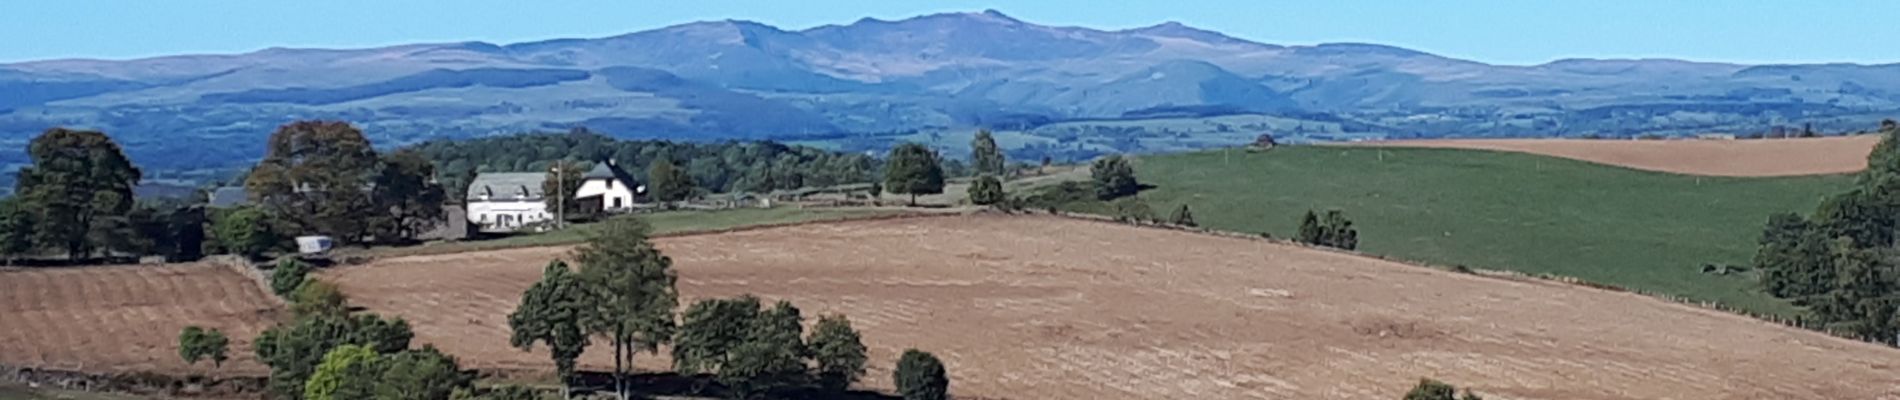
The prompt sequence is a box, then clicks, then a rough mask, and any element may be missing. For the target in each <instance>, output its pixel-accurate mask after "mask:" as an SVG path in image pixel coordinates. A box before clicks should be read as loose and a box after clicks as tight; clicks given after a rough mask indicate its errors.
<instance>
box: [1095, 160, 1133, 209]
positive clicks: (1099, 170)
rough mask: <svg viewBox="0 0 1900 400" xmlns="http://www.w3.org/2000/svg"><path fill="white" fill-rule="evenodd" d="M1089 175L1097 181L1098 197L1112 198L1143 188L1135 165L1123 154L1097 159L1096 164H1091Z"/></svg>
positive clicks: (1130, 193) (1096, 191)
mask: <svg viewBox="0 0 1900 400" xmlns="http://www.w3.org/2000/svg"><path fill="white" fill-rule="evenodd" d="M1089 177H1090V178H1091V179H1092V180H1093V182H1094V183H1095V198H1098V199H1102V200H1112V199H1115V198H1117V197H1122V196H1128V195H1132V194H1135V192H1136V191H1138V190H1141V183H1140V182H1137V181H1136V180H1135V167H1134V166H1132V165H1129V164H1128V159H1126V158H1122V156H1121V155H1112V156H1108V157H1105V158H1102V159H1099V160H1095V164H1094V165H1090V166H1089Z"/></svg>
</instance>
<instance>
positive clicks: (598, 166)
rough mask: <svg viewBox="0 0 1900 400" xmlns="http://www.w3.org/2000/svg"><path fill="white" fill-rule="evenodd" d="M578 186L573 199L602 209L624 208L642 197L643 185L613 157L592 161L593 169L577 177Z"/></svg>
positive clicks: (644, 193) (583, 204) (643, 192)
mask: <svg viewBox="0 0 1900 400" xmlns="http://www.w3.org/2000/svg"><path fill="white" fill-rule="evenodd" d="M581 179H582V181H581V188H580V191H579V193H575V194H574V198H575V199H577V201H578V202H579V203H580V204H581V207H584V208H595V209H598V210H600V211H604V212H616V211H626V210H629V209H632V208H633V206H634V203H636V202H641V201H645V200H646V195H647V187H646V185H642V184H640V181H637V180H634V179H633V175H630V174H627V171H626V170H623V169H620V166H619V165H618V164H616V163H614V161H613V160H607V161H606V162H601V163H595V164H594V169H593V170H589V171H587V175H582V176H581Z"/></svg>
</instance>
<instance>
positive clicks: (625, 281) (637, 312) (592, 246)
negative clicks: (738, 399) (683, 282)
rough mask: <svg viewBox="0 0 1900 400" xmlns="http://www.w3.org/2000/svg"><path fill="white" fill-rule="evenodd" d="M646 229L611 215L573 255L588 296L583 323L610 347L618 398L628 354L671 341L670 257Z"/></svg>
mask: <svg viewBox="0 0 1900 400" xmlns="http://www.w3.org/2000/svg"><path fill="white" fill-rule="evenodd" d="M648 232H649V228H648V227H647V225H646V223H645V222H641V221H640V220H639V219H637V218H634V217H631V216H625V217H618V218H614V219H611V220H608V221H607V222H605V223H603V225H602V227H601V228H600V229H599V230H597V231H595V232H594V234H593V235H592V236H591V237H589V238H588V240H587V242H586V244H583V245H582V246H581V247H580V248H579V249H576V251H575V253H574V259H575V260H576V261H577V262H579V263H580V265H581V267H580V275H581V279H582V280H583V281H585V282H586V283H585V285H586V286H587V287H588V288H589V291H590V293H589V294H588V295H589V296H591V298H592V299H593V301H592V302H590V303H591V305H592V306H593V307H592V309H591V310H589V311H588V312H587V313H586V315H587V317H588V318H587V321H586V323H585V325H586V326H587V331H588V332H589V333H590V334H593V335H598V336H601V337H603V338H606V339H607V342H608V343H609V344H610V345H611V346H612V347H613V350H614V387H615V392H616V393H618V394H620V395H622V397H625V396H626V395H627V394H628V393H629V392H628V387H627V374H628V372H629V370H630V368H631V367H632V366H633V356H634V355H635V354H637V353H638V352H640V351H646V352H655V351H658V349H659V346H660V345H661V344H665V343H668V342H670V341H672V338H673V330H674V328H675V321H674V320H673V309H674V308H676V307H678V306H679V292H678V291H677V290H676V289H675V288H674V282H675V281H676V280H678V277H677V276H676V275H675V274H674V272H673V260H672V259H670V258H667V257H666V256H665V255H663V254H661V253H660V250H659V249H658V248H655V247H653V244H652V243H651V242H649V241H648V240H647V233H648Z"/></svg>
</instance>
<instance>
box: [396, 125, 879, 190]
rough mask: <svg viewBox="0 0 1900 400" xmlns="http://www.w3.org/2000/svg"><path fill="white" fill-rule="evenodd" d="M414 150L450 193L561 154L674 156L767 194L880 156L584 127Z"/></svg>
mask: <svg viewBox="0 0 1900 400" xmlns="http://www.w3.org/2000/svg"><path fill="white" fill-rule="evenodd" d="M410 149H411V150H414V151H416V152H418V153H421V154H422V155H423V156H424V157H425V158H427V159H429V160H433V161H434V162H435V164H436V165H438V166H440V167H441V170H442V172H443V174H442V177H443V178H442V180H443V181H444V182H445V184H446V186H448V187H449V189H450V190H449V192H451V193H458V194H459V193H463V191H460V190H462V189H465V188H467V187H468V183H469V181H470V180H472V179H473V178H474V176H475V174H476V173H478V172H506V171H515V172H540V171H547V170H548V169H549V168H550V167H552V166H554V163H556V162H560V161H561V160H573V161H584V162H597V161H602V160H615V162H616V163H617V164H618V165H619V166H621V167H622V168H627V169H628V170H629V171H651V170H652V168H653V167H654V164H655V163H658V162H668V163H673V164H674V167H673V168H674V169H676V170H680V171H681V175H683V176H686V177H690V178H691V181H692V182H693V183H694V185H692V186H694V187H698V188H704V189H705V190H708V191H711V192H741V191H743V192H759V193H762V192H771V191H774V190H793V189H799V188H803V187H808V186H833V185H840V184H850V183H861V182H868V181H871V177H872V176H873V175H874V174H875V172H876V171H877V160H875V159H873V158H871V157H869V156H865V155H863V154H850V153H838V152H831V151H826V150H822V149H818V148H812V147H804V146H787V145H784V144H779V143H773V142H730V141H729V142H719V143H675V142H668V141H649V140H616V139H613V138H610V137H607V136H604V135H600V134H597V133H594V132H591V131H588V130H586V129H584V128H577V129H575V130H573V131H571V132H568V133H565V134H532V135H513V136H498V137H491V138H482V139H475V140H436V141H430V142H424V143H421V144H418V145H415V146H412V147H411V148H410ZM582 171H583V172H585V170H582ZM652 186H653V185H649V187H652Z"/></svg>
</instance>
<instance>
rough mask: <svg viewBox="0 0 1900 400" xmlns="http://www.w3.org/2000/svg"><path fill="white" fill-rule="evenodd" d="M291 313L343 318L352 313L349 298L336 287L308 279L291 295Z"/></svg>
mask: <svg viewBox="0 0 1900 400" xmlns="http://www.w3.org/2000/svg"><path fill="white" fill-rule="evenodd" d="M290 312H291V313H293V314H296V315H323V316H338V317H341V316H345V315H348V314H349V313H350V304H349V298H348V297H346V296H344V295H343V291H342V290H339V289H337V287H336V285H332V284H330V283H329V282H324V281H320V280H316V279H310V278H306V279H305V280H304V282H303V283H302V284H300V285H297V290H296V291H295V292H292V293H291V295H290Z"/></svg>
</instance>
